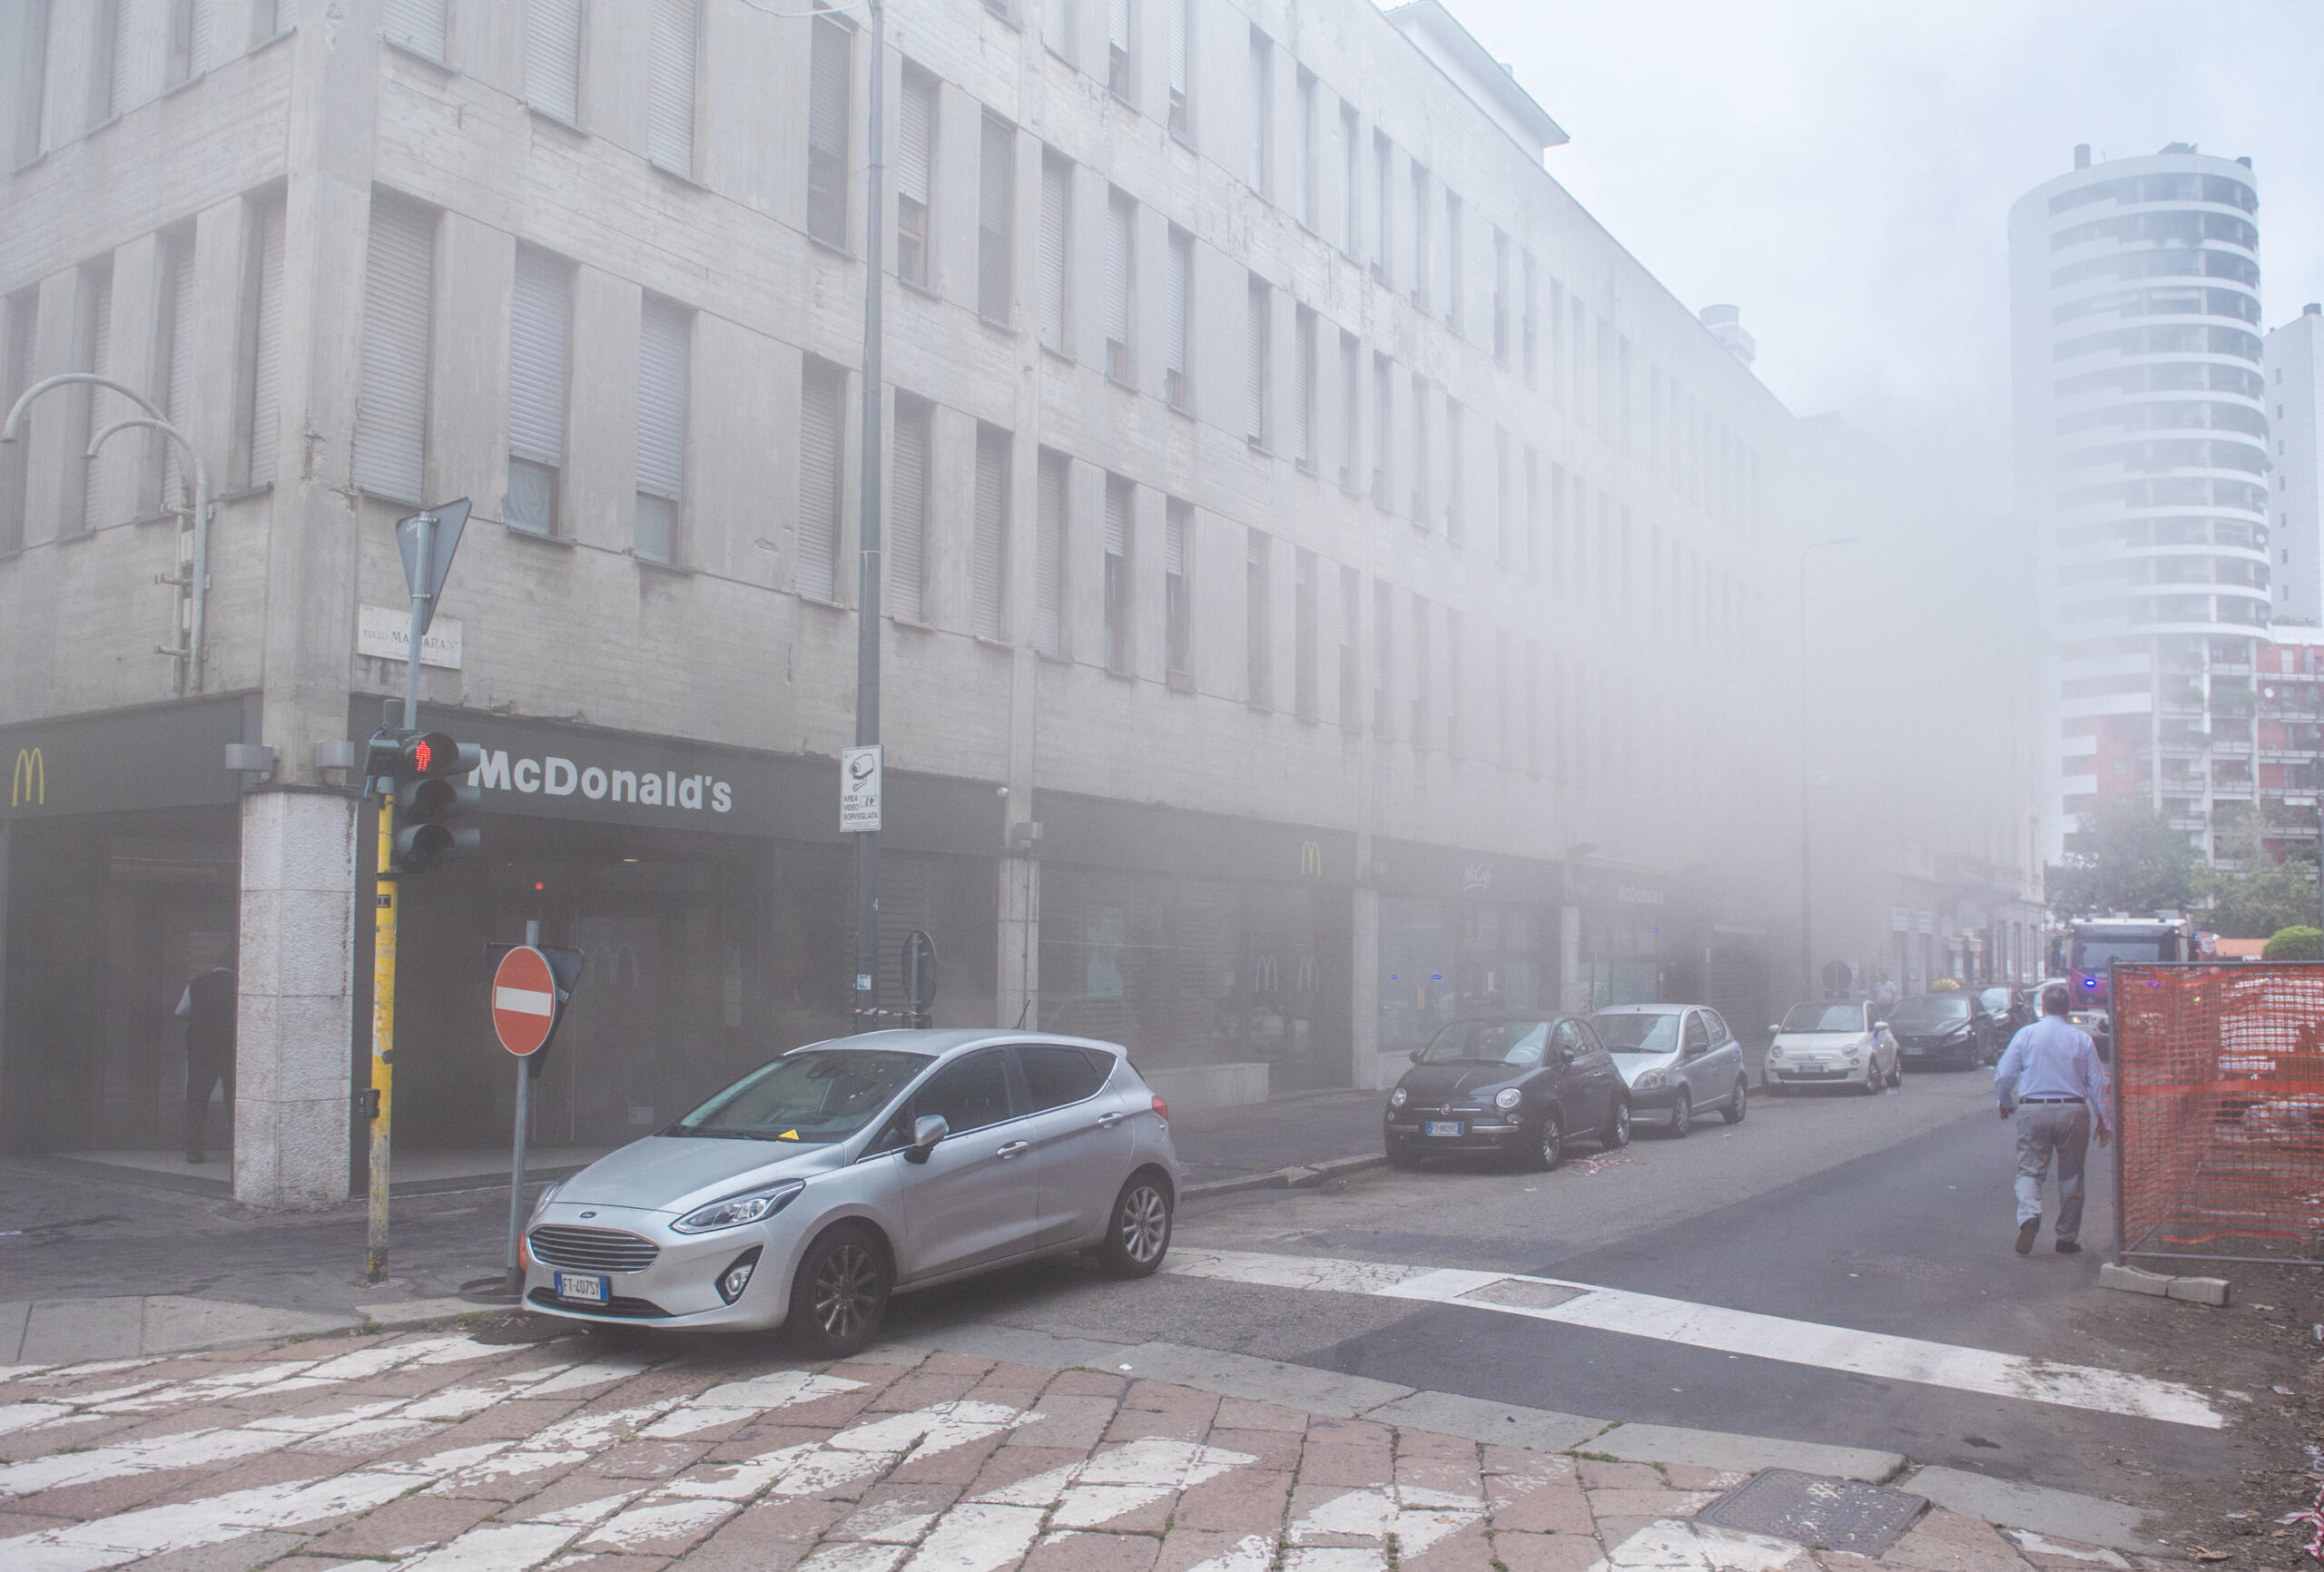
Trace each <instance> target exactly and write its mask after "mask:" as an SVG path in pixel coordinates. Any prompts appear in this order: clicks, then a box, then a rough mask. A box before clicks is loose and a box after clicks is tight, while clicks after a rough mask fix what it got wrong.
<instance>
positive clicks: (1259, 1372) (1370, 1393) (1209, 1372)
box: [1117, 1342, 1413, 1420]
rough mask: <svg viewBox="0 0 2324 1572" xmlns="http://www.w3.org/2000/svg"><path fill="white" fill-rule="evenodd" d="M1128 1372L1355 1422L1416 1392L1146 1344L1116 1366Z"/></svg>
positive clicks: (1263, 1361)
mask: <svg viewBox="0 0 2324 1572" xmlns="http://www.w3.org/2000/svg"><path fill="white" fill-rule="evenodd" d="M1117 1362H1118V1363H1119V1364H1127V1365H1128V1366H1129V1367H1130V1368H1129V1370H1128V1371H1127V1372H1125V1373H1128V1374H1130V1375H1136V1376H1144V1377H1145V1378H1147V1380H1158V1381H1175V1382H1177V1384H1178V1385H1180V1386H1189V1387H1196V1388H1199V1389H1200V1390H1203V1391H1206V1392H1217V1393H1218V1394H1219V1395H1221V1396H1222V1397H1234V1398H1248V1399H1251V1400H1254V1401H1257V1402H1267V1403H1281V1404H1283V1405H1284V1406H1285V1408H1293V1409H1305V1410H1307V1411H1308V1412H1310V1413H1317V1414H1329V1415H1331V1416H1332V1417H1333V1418H1334V1419H1342V1420H1352V1419H1354V1418H1355V1417H1356V1416H1357V1415H1359V1414H1363V1413H1365V1412H1368V1411H1369V1410H1373V1409H1376V1408H1378V1407H1380V1406H1381V1405H1382V1404H1384V1403H1392V1402H1394V1401H1395V1400H1397V1399H1398V1398H1403V1397H1410V1396H1412V1394H1413V1388H1411V1387H1407V1386H1398V1385H1396V1384H1395V1383H1394V1382H1393V1381H1380V1380H1373V1379H1372V1378H1371V1377H1369V1376H1354V1375H1341V1374H1340V1373H1338V1372H1337V1371H1327V1370H1312V1369H1310V1368H1309V1367H1307V1366H1306V1365H1304V1364H1284V1363H1281V1362H1279V1361H1275V1360H1271V1359H1255V1358H1253V1357H1252V1356H1251V1355H1249V1354H1242V1353H1222V1352H1220V1351H1218V1350H1216V1349H1207V1348H1187V1347H1186V1346H1185V1345H1184V1344H1181V1343H1175V1342H1142V1343H1139V1344H1138V1345H1137V1346H1136V1347H1135V1348H1132V1349H1129V1350H1127V1351H1125V1352H1124V1353H1123V1354H1122V1356H1121V1359H1120V1360H1119V1361H1117Z"/></svg>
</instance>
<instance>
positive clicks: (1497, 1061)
mask: <svg viewBox="0 0 2324 1572" xmlns="http://www.w3.org/2000/svg"><path fill="white" fill-rule="evenodd" d="M1381 1123H1382V1125H1383V1126H1384V1135H1385V1136H1386V1139H1387V1145H1388V1161H1389V1162H1391V1163H1393V1164H1395V1165H1396V1166H1397V1167H1399V1168H1409V1167H1411V1166H1413V1164H1417V1163H1418V1162H1419V1161H1420V1160H1421V1159H1422V1158H1423V1157H1424V1156H1429V1155H1433V1154H1437V1153H1443V1152H1497V1153H1501V1154H1504V1155H1506V1156H1509V1157H1512V1158H1513V1159H1515V1160H1516V1161H1517V1162H1518V1163H1520V1164H1522V1165H1524V1166H1526V1167H1529V1168H1534V1169H1539V1170H1541V1171H1543V1172H1547V1171H1548V1170H1550V1169H1551V1168H1554V1167H1556V1166H1557V1165H1558V1164H1561V1163H1562V1162H1564V1161H1565V1154H1566V1147H1567V1145H1568V1144H1569V1143H1570V1142H1571V1141H1572V1140H1573V1139H1574V1138H1575V1137H1576V1136H1583V1137H1587V1138H1590V1139H1593V1140H1595V1141H1597V1143H1598V1144H1599V1145H1600V1146H1601V1147H1603V1148H1605V1149H1606V1150H1608V1151H1612V1150H1613V1149H1614V1148H1616V1147H1618V1146H1626V1145H1629V1144H1630V1093H1629V1091H1628V1089H1627V1088H1625V1087H1624V1086H1623V1085H1622V1076H1621V1072H1620V1070H1617V1069H1616V1068H1615V1067H1614V1060H1613V1056H1612V1055H1610V1054H1609V1053H1607V1052H1606V1049H1605V1046H1604V1045H1602V1044H1601V1043H1600V1042H1599V1040H1598V1037H1597V1034H1596V1033H1595V1032H1593V1031H1591V1030H1590V1023H1589V1022H1588V1021H1586V1020H1583V1019H1582V1018H1581V1017H1579V1016H1549V1017H1534V1018H1531V1019H1523V1020H1477V1021H1453V1022H1451V1023H1450V1024H1448V1025H1447V1026H1445V1027H1443V1029H1442V1030H1441V1031H1439V1032H1438V1033H1437V1034H1436V1037H1435V1038H1434V1040H1433V1041H1432V1042H1431V1043H1430V1044H1429V1045H1428V1046H1426V1047H1424V1048H1423V1049H1421V1050H1420V1051H1419V1052H1418V1053H1415V1054H1414V1055H1413V1067H1412V1068H1411V1069H1409V1070H1406V1071H1405V1072H1404V1075H1403V1079H1402V1080H1400V1081H1398V1082H1397V1083H1396V1086H1395V1089H1394V1090H1393V1091H1392V1092H1390V1093H1389V1094H1388V1105H1387V1107H1386V1108H1385V1109H1384V1111H1383V1113H1382V1116H1381Z"/></svg>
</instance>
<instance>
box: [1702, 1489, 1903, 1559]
mask: <svg viewBox="0 0 2324 1572" xmlns="http://www.w3.org/2000/svg"><path fill="white" fill-rule="evenodd" d="M1927 1509H1928V1498H1927V1497H1925V1496H1915V1495H1914V1494H1913V1493H1912V1492H1911V1491H1909V1490H1898V1489H1893V1488H1890V1487H1888V1486H1886V1485H1867V1484H1865V1483H1863V1482H1862V1481H1860V1480H1856V1479H1835V1478H1833V1477H1832V1476H1831V1475H1828V1474H1803V1473H1801V1472H1799V1471H1798V1470H1797V1469H1768V1470H1767V1472H1765V1473H1763V1474H1760V1475H1758V1476H1757V1477H1756V1478H1754V1479H1748V1480H1746V1481H1745V1482H1744V1483H1742V1484H1740V1485H1738V1486H1737V1487H1736V1488H1734V1489H1732V1490H1729V1491H1728V1493H1727V1494H1726V1495H1724V1496H1721V1497H1720V1498H1718V1500H1716V1501H1714V1502H1712V1503H1711V1504H1710V1505H1709V1506H1708V1507H1706V1508H1703V1509H1702V1510H1701V1511H1699V1512H1698V1513H1696V1514H1695V1518H1696V1520H1697V1521H1699V1522H1704V1523H1710V1524H1714V1525H1716V1526H1717V1527H1718V1528H1733V1529H1737V1530H1738V1531H1740V1532H1742V1533H1746V1534H1765V1535H1768V1537H1770V1538H1777V1539H1788V1540H1790V1541H1792V1542H1793V1543H1794V1544H1796V1545H1806V1546H1807V1547H1810V1548H1813V1549H1817V1550H1843V1551H1846V1552H1847V1553H1848V1554H1850V1555H1852V1556H1878V1555H1879V1554H1881V1553H1882V1552H1883V1551H1885V1550H1886V1549H1887V1548H1888V1547H1889V1546H1891V1545H1893V1544H1895V1543H1896V1540H1897V1538H1898V1537H1899V1536H1900V1535H1902V1534H1903V1533H1904V1531H1905V1529H1906V1528H1911V1527H1912V1525H1913V1520H1914V1519H1915V1518H1918V1517H1919V1516H1920V1515H1921V1514H1922V1513H1923V1512H1924V1511H1925V1510H1927Z"/></svg>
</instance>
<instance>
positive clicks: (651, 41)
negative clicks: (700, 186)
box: [645, 0, 700, 180]
mask: <svg viewBox="0 0 2324 1572" xmlns="http://www.w3.org/2000/svg"><path fill="white" fill-rule="evenodd" d="M652 5H653V6H654V15H653V21H652V30H651V33H650V34H649V35H648V37H647V40H646V51H645V156H646V158H647V160H648V161H649V162H652V163H654V164H655V165H656V166H657V167H659V168H662V169H665V170H668V171H669V172H671V173H672V174H675V175H681V176H684V178H685V179H687V180H692V179H693V178H694V82H695V78H696V74H697V73H698V71H699V69H700V67H699V63H698V61H697V59H696V43H695V34H696V28H697V24H698V22H699V15H698V13H697V12H696V10H695V6H696V5H697V0H652Z"/></svg>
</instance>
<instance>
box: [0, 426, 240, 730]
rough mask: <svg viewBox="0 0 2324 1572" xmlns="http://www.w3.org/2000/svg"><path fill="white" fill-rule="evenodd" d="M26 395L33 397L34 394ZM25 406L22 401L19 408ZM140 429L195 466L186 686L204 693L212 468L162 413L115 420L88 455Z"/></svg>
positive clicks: (92, 441)
mask: <svg viewBox="0 0 2324 1572" xmlns="http://www.w3.org/2000/svg"><path fill="white" fill-rule="evenodd" d="M108 386H118V384H108ZM35 391H37V389H35ZM25 397H26V398H30V397H31V395H30V394H27V395H25ZM132 397H134V395H132ZM138 402H139V403H141V404H143V403H144V400H143V399H142V398H141V399H139V400H138ZM22 407H23V405H22V401H21V400H19V402H18V408H22ZM147 408H152V406H150V405H148V406H147ZM137 430H146V431H158V432H160V433H161V434H162V436H164V437H168V438H169V439H170V440H171V441H172V442H174V443H176V444H177V445H178V446H179V447H182V448H183V449H184V450H185V456H186V458H187V460H188V461H189V462H191V463H192V466H193V561H192V564H191V565H190V566H189V568H188V570H187V575H188V578H189V579H190V581H191V582H190V583H189V584H188V585H187V586H186V590H187V599H188V601H189V602H190V603H191V607H190V609H191V613H192V614H191V616H190V617H189V618H188V623H189V625H188V627H187V629H186V638H185V660H186V685H187V687H188V688H189V689H190V690H191V691H192V692H194V693H200V692H202V656H203V654H204V653H205V652H204V649H203V646H204V644H206V643H207V642H208V638H209V633H210V627H209V623H210V467H209V466H208V465H207V464H204V463H203V462H202V455H201V454H199V453H197V452H195V451H194V447H193V444H192V442H190V441H188V440H187V439H186V435H185V433H184V432H182V431H181V430H179V429H178V428H177V427H174V426H172V425H171V424H170V423H169V422H168V421H166V420H163V419H162V418H159V417H158V416H155V417H152V418H147V417H143V416H132V417H130V418H128V419H126V420H116V421H114V422H113V424H112V425H110V426H108V427H105V428H104V429H103V430H102V431H100V432H98V433H97V434H96V435H95V436H94V437H90V438H89V451H88V457H91V458H94V457H96V456H97V449H98V448H99V447H103V445H104V442H105V439H106V438H107V437H112V436H113V435H114V434H115V433H117V432H123V431H137Z"/></svg>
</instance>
